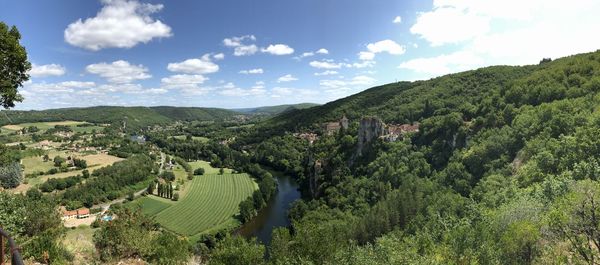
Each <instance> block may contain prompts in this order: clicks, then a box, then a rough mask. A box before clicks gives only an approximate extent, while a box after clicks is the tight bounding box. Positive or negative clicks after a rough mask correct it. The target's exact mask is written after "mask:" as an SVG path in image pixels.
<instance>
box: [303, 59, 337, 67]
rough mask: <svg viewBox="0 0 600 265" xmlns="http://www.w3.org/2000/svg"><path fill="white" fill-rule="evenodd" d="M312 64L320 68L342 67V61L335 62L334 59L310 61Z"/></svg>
mask: <svg viewBox="0 0 600 265" xmlns="http://www.w3.org/2000/svg"><path fill="white" fill-rule="evenodd" d="M309 65H310V66H312V67H314V68H318V69H340V68H342V64H341V63H334V62H332V61H327V60H322V61H312V62H310V63H309Z"/></svg>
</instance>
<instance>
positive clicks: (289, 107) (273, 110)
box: [233, 103, 319, 115]
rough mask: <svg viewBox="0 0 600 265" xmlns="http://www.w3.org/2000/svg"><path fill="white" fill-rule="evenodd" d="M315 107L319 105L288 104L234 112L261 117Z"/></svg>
mask: <svg viewBox="0 0 600 265" xmlns="http://www.w3.org/2000/svg"><path fill="white" fill-rule="evenodd" d="M315 106H319V104H315V103H299V104H286V105H277V106H265V107H257V108H245V109H233V110H234V111H237V112H241V113H246V114H260V115H277V114H280V113H283V112H288V111H293V110H299V109H308V108H312V107H315Z"/></svg>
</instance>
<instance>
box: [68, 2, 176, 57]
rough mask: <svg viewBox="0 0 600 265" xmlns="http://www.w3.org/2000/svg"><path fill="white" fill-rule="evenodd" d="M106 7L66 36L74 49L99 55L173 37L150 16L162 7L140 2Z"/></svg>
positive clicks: (79, 21) (161, 24)
mask: <svg viewBox="0 0 600 265" xmlns="http://www.w3.org/2000/svg"><path fill="white" fill-rule="evenodd" d="M102 3H103V4H104V7H102V9H101V10H100V12H98V14H96V16H95V17H92V18H87V19H85V20H83V21H82V20H81V19H79V20H77V21H75V22H73V23H71V24H70V25H69V26H68V27H67V28H66V29H65V32H64V38H65V41H66V42H68V43H69V44H71V45H74V46H77V47H81V48H84V49H88V50H92V51H97V50H100V49H104V48H131V47H133V46H135V45H137V44H138V43H147V42H149V41H150V40H152V39H154V38H166V37H170V36H171V35H172V33H171V28H170V27H169V26H167V25H165V24H164V23H162V22H161V21H160V20H155V19H153V18H152V17H151V16H150V15H151V14H153V13H156V12H158V11H160V10H161V9H162V8H163V5H160V4H157V5H152V4H144V3H140V2H138V1H137V0H103V1H102Z"/></svg>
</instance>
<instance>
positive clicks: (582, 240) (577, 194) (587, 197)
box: [549, 180, 600, 264]
mask: <svg viewBox="0 0 600 265" xmlns="http://www.w3.org/2000/svg"><path fill="white" fill-rule="evenodd" d="M598 216H600V184H599V183H598V182H596V181H591V180H584V181H580V182H578V183H577V184H576V186H575V188H574V191H573V192H571V193H569V194H567V195H565V196H564V197H562V198H561V199H560V200H559V201H558V203H557V204H556V205H555V207H554V209H553V210H552V211H551V212H550V218H549V219H550V228H551V229H552V231H553V232H554V233H556V234H557V235H558V236H559V238H561V239H563V240H565V241H567V242H569V243H570V245H571V247H572V249H573V250H574V252H575V254H576V255H578V256H579V257H580V258H582V259H583V260H584V261H585V262H587V263H588V264H598V261H600V229H598V228H600V218H598Z"/></svg>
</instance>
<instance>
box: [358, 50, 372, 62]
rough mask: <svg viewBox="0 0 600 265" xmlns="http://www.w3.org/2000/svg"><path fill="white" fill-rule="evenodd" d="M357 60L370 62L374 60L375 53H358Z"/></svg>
mask: <svg viewBox="0 0 600 265" xmlns="http://www.w3.org/2000/svg"><path fill="white" fill-rule="evenodd" d="M358 58H359V59H361V60H364V61H370V60H373V59H375V53H372V52H359V53H358Z"/></svg>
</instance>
